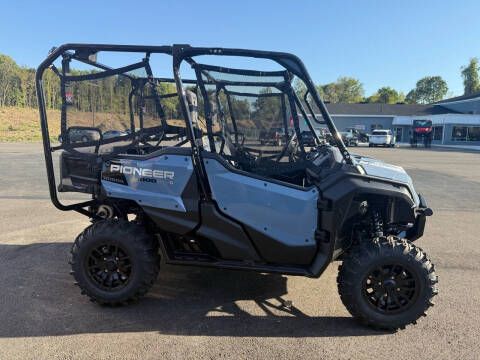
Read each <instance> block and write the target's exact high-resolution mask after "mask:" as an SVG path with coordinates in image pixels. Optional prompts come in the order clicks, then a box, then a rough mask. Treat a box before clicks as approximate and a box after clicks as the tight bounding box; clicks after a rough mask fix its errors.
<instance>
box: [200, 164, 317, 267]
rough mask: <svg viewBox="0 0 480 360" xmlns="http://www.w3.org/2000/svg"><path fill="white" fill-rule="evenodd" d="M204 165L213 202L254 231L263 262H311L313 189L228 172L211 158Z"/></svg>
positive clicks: (314, 216)
mask: <svg viewBox="0 0 480 360" xmlns="http://www.w3.org/2000/svg"><path fill="white" fill-rule="evenodd" d="M204 164H205V169H206V172H207V177H208V182H209V184H210V188H211V191H212V197H213V199H214V200H215V201H216V202H217V204H218V206H219V208H220V210H221V211H222V212H223V213H225V214H226V215H228V216H230V217H231V218H233V219H235V220H237V221H239V222H241V223H242V224H244V225H245V227H246V228H247V229H248V228H250V229H253V231H251V232H250V236H251V237H252V240H253V241H254V243H255V245H256V246H257V248H258V249H259V251H260V252H261V255H262V256H263V258H264V259H266V260H267V261H269V262H286V261H287V260H289V259H290V260H291V261H288V262H290V263H292V264H293V263H296V264H304V263H308V262H309V261H311V259H312V258H313V255H314V254H315V252H316V243H315V237H314V235H315V230H316V228H317V216H318V210H317V200H318V191H317V190H316V189H315V188H310V189H306V190H301V189H296V188H293V187H291V186H287V185H281V184H278V183H276V182H272V181H267V180H262V179H258V178H255V177H252V176H248V175H247V174H241V173H238V172H236V171H231V169H227V167H226V166H225V165H224V164H223V162H221V161H220V160H217V159H213V158H208V159H204ZM252 234H257V235H252ZM265 238H268V239H269V241H266V240H265ZM266 247H268V249H267V248H266ZM262 248H263V251H262Z"/></svg>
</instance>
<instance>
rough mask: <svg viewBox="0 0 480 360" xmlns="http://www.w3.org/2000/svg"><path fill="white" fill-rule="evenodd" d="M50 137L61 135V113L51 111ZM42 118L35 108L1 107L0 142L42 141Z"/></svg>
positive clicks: (49, 113)
mask: <svg viewBox="0 0 480 360" xmlns="http://www.w3.org/2000/svg"><path fill="white" fill-rule="evenodd" d="M47 115H48V117H49V127H50V129H49V130H50V136H51V137H52V138H56V137H58V134H59V133H60V111H58V110H49V111H48V112H47ZM41 140H42V134H41V131H40V117H39V115H38V110H37V109H34V108H19V107H0V142H5V141H9V142H12V141H41Z"/></svg>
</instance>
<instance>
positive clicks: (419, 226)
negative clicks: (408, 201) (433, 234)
mask: <svg viewBox="0 0 480 360" xmlns="http://www.w3.org/2000/svg"><path fill="white" fill-rule="evenodd" d="M418 198H419V200H420V203H419V205H418V208H417V209H415V213H416V217H415V223H414V224H413V227H411V228H410V229H408V231H407V234H406V236H405V237H406V238H407V239H408V240H410V241H415V240H417V239H419V238H421V237H422V236H423V232H424V230H425V223H426V218H427V216H432V215H433V211H432V209H430V208H429V207H428V206H427V202H426V201H425V198H424V197H423V196H422V195H420V194H418Z"/></svg>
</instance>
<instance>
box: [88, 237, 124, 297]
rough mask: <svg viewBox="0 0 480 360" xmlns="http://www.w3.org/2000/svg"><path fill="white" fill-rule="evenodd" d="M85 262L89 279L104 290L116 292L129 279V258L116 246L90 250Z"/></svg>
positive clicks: (110, 245) (104, 246)
mask: <svg viewBox="0 0 480 360" xmlns="http://www.w3.org/2000/svg"><path fill="white" fill-rule="evenodd" d="M86 261H87V264H86V265H87V269H88V275H89V277H90V279H91V280H92V281H93V282H94V283H95V285H96V286H98V287H100V288H102V289H104V290H118V289H120V288H122V287H124V286H125V285H126V284H127V282H128V280H129V278H130V275H131V270H132V263H131V260H130V257H129V256H128V254H127V252H126V251H125V250H124V249H122V248H121V247H119V246H117V245H113V244H107V245H102V246H99V247H96V248H94V249H92V250H91V251H90V254H89V256H88V257H87V260H86Z"/></svg>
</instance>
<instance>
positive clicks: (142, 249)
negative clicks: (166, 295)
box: [71, 219, 160, 305]
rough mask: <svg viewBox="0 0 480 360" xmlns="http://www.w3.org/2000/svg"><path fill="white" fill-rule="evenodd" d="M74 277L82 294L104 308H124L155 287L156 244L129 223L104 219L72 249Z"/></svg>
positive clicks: (92, 227) (158, 261)
mask: <svg viewBox="0 0 480 360" xmlns="http://www.w3.org/2000/svg"><path fill="white" fill-rule="evenodd" d="M71 253H72V259H71V265H72V275H73V277H74V278H75V280H76V281H77V285H78V286H79V287H80V289H81V292H82V294H85V295H87V296H88V297H89V298H90V299H91V300H92V301H95V302H97V303H100V304H105V305H123V304H127V303H129V302H132V301H134V300H137V299H138V298H139V297H141V296H143V295H145V294H146V293H147V291H148V290H149V289H150V288H151V287H152V285H153V284H154V282H155V280H156V278H157V275H158V272H159V264H160V257H159V254H158V246H157V241H156V240H155V239H154V238H153V237H152V236H150V235H149V234H147V233H146V232H145V229H144V228H143V227H142V226H140V225H137V224H134V223H130V222H128V221H126V220H117V219H111V220H102V221H98V222H96V223H94V224H93V225H91V226H89V227H87V228H86V229H85V230H84V231H83V232H82V233H81V234H80V235H78V237H77V238H76V240H75V243H74V244H73V247H72V251H71Z"/></svg>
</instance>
